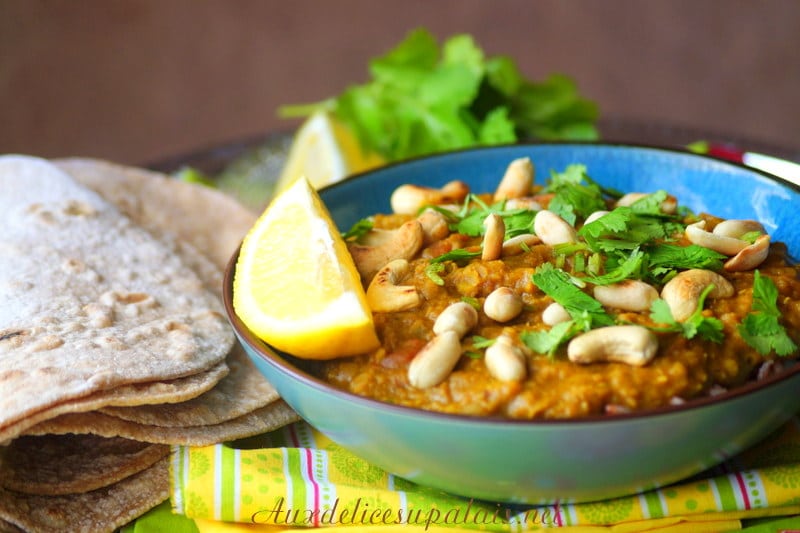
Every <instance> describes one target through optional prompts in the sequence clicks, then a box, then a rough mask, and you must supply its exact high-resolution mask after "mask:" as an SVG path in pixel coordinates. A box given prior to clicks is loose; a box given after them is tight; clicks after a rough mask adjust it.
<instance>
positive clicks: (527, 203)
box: [506, 196, 542, 211]
mask: <svg viewBox="0 0 800 533" xmlns="http://www.w3.org/2000/svg"><path fill="white" fill-rule="evenodd" d="M506 209H527V210H529V211H541V210H542V204H540V203H539V201H538V200H537V199H536V198H534V197H533V196H520V197H519V198H509V199H508V200H507V201H506Z"/></svg>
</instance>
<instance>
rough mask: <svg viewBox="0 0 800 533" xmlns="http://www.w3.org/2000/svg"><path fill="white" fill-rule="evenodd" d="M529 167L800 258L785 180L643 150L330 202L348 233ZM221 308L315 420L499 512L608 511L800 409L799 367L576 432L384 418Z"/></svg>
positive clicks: (385, 463) (600, 153)
mask: <svg viewBox="0 0 800 533" xmlns="http://www.w3.org/2000/svg"><path fill="white" fill-rule="evenodd" d="M523 156H529V157H530V158H531V159H532V160H533V162H534V164H535V166H536V169H537V175H538V178H537V179H538V181H539V182H540V183H541V182H543V180H544V179H545V178H546V177H547V175H548V173H549V171H550V170H551V169H552V170H556V171H561V170H563V169H564V168H565V167H566V166H567V165H569V164H571V163H582V164H585V165H586V166H587V168H588V173H589V175H590V176H591V177H592V178H593V179H594V180H595V181H597V182H599V183H600V184H602V185H604V186H608V187H613V188H616V189H618V190H621V191H640V192H652V191H655V190H658V189H662V188H663V189H666V190H667V191H668V192H670V193H671V194H673V195H675V196H676V197H678V198H679V200H680V201H681V203H682V204H685V205H687V206H688V207H690V208H691V209H693V210H694V211H695V212H701V211H705V212H709V213H713V214H716V215H718V216H721V217H725V218H754V219H757V220H759V221H761V222H762V223H763V225H764V226H765V227H766V228H767V230H768V231H769V232H770V234H771V235H772V237H773V240H776V241H783V242H785V243H787V245H788V247H789V250H790V253H792V254H793V255H794V256H795V257H797V256H798V253H800V232H799V231H797V229H796V226H795V222H796V217H797V215H798V214H799V213H800V190H798V188H797V187H796V186H794V185H791V184H789V183H787V182H784V181H782V180H780V179H778V178H776V177H773V176H769V175H767V174H762V173H759V172H757V171H754V170H750V169H748V168H745V167H742V166H739V165H736V164H731V163H727V162H722V161H718V160H715V159H711V158H707V157H703V156H698V155H694V154H689V153H684V152H679V151H673V150H668V149H660V148H650V147H642V146H621V145H598V144H536V145H514V146H502V147H491V148H482V149H472V150H467V151H461V152H453V153H447V154H443V155H436V156H431V157H426V158H421V159H416V160H412V161H408V162H404V163H400V164H396V165H391V166H386V167H383V168H380V169H378V170H375V171H371V172H368V173H364V174H361V175H358V176H355V177H353V178H352V179H349V180H346V181H344V182H341V183H339V184H337V185H334V186H332V187H329V188H326V189H324V190H322V191H321V195H322V198H323V199H324V201H325V203H326V205H327V206H328V208H329V209H330V211H331V214H332V216H333V217H334V219H335V221H336V222H337V224H338V226H339V227H340V228H342V229H347V228H349V227H350V226H351V225H352V224H353V223H354V222H356V221H357V220H359V219H361V218H363V217H365V216H367V215H370V214H373V213H376V212H390V207H389V203H388V202H389V195H390V193H391V192H392V190H394V188H396V187H397V186H399V185H402V184H404V183H418V184H428V185H433V186H441V185H443V184H444V183H446V182H447V181H449V180H452V179H455V178H458V179H461V180H464V181H466V182H467V183H469V184H470V186H471V188H472V190H474V191H490V190H494V187H495V186H496V184H497V180H498V176H502V173H503V170H504V169H505V167H506V166H507V165H508V163H509V162H510V161H511V160H512V159H515V158H518V157H523ZM235 259H236V258H235V257H234V258H233V259H232V261H231V263H230V265H231V266H230V267H229V268H228V272H227V273H226V279H225V287H224V289H225V303H226V307H227V311H228V313H229V316H230V320H231V322H232V324H233V326H234V328H235V330H236V334H237V335H238V337H239V339H240V341H241V343H242V344H243V345H244V347H245V349H246V350H247V353H248V354H249V355H250V357H251V358H252V360H253V361H254V363H255V365H256V366H257V367H258V369H259V370H260V371H261V372H262V373H263V374H264V375H265V376H266V377H267V378H268V379H269V381H271V382H272V383H273V384H274V385H275V387H276V388H277V389H278V391H279V392H280V394H281V396H282V397H283V398H284V399H285V400H286V402H288V404H289V405H291V406H292V407H293V408H294V409H295V410H296V411H297V412H298V413H299V414H300V415H301V416H302V417H303V418H304V419H305V420H307V421H308V422H309V423H310V424H311V425H312V426H314V427H316V428H317V429H318V430H319V431H321V432H322V433H324V434H326V435H327V436H329V437H330V438H331V439H332V440H334V441H335V442H337V443H339V444H340V445H342V446H344V447H345V448H347V449H349V450H351V451H352V452H354V453H355V454H357V455H359V456H361V457H363V458H364V459H366V460H368V461H370V462H371V463H373V464H374V465H376V466H379V467H381V468H383V469H385V470H387V471H389V472H391V473H394V474H396V475H398V476H401V477H403V478H406V479H408V480H410V481H413V482H416V483H419V484H422V485H427V486H431V487H435V488H439V489H443V490H445V491H448V492H450V493H453V494H457V495H461V496H465V497H470V498H476V499H487V500H492V501H502V502H519V503H548V502H553V501H555V500H560V501H575V502H582V501H591V500H598V499H606V498H612V497H617V496H622V495H626V494H632V493H636V492H639V491H643V490H647V489H651V488H654V487H658V486H663V485H666V484H669V483H673V482H676V481H679V480H681V479H684V478H686V477H688V476H691V475H693V474H696V473H698V472H700V471H702V470H704V469H707V468H709V467H711V466H713V465H715V464H717V463H719V462H721V461H723V460H724V459H725V458H728V457H730V456H731V455H733V454H736V453H738V452H740V451H741V450H743V449H745V448H747V447H749V446H751V445H753V444H754V443H756V442H757V441H759V440H761V439H763V438H765V437H766V436H767V435H768V434H769V433H770V432H771V431H773V430H775V429H776V428H778V427H779V426H780V425H781V424H783V423H785V422H786V421H787V420H788V419H790V418H791V417H792V416H794V415H795V414H797V413H798V411H799V410H800V364H795V365H793V366H791V367H790V368H789V369H787V370H785V371H783V372H782V373H781V374H778V375H776V376H773V377H770V378H767V379H765V380H762V381H760V382H757V383H751V384H748V385H746V386H743V387H740V388H738V389H734V390H732V391H729V392H727V393H724V394H722V395H720V396H716V397H713V398H711V397H708V398H702V399H697V400H694V401H690V402H687V403H685V404H683V405H680V406H673V407H669V408H663V409H657V410H651V411H647V412H643V413H639V414H623V415H615V416H613V417H591V418H585V419H579V420H555V421H509V420H498V419H481V418H470V417H467V416H455V415H447V414H440V413H433V412H425V411H421V410H416V409H411V408H406V407H399V406H394V405H388V404H385V403H381V402H378V401H374V400H370V399H367V398H362V397H359V396H356V395H353V394H350V393H347V392H342V391H339V390H336V389H334V388H332V387H331V386H329V385H327V384H325V383H324V382H322V381H320V380H319V379H317V378H315V377H313V376H312V375H310V374H309V373H308V372H306V371H305V370H304V369H303V363H302V361H298V360H296V359H294V358H292V357H291V356H290V355H287V354H284V353H280V352H277V351H276V350H274V349H272V348H271V347H270V346H268V345H266V344H265V343H264V342H262V341H260V340H259V339H258V338H256V337H255V336H254V335H253V334H252V333H251V332H250V331H248V330H247V328H246V327H245V326H244V325H243V324H242V322H241V321H240V320H239V319H238V318H237V317H236V316H235V314H234V313H233V310H232V306H231V281H232V277H233V276H232V272H231V271H232V270H233V268H234V266H235Z"/></svg>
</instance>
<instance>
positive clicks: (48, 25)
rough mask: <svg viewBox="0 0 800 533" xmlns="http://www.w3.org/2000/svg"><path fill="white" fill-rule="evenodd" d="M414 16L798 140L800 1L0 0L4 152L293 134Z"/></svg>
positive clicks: (717, 119) (660, 108)
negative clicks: (301, 111)
mask: <svg viewBox="0 0 800 533" xmlns="http://www.w3.org/2000/svg"><path fill="white" fill-rule="evenodd" d="M418 26H424V27H427V28H428V29H430V30H431V31H432V32H434V33H435V34H436V35H438V36H439V37H440V38H445V37H448V36H450V35H453V34H455V33H461V32H467V33H471V34H472V35H474V36H475V38H476V40H477V41H478V43H479V44H480V45H481V46H482V47H483V48H484V50H485V51H486V52H487V53H488V54H491V55H494V54H509V55H511V56H513V57H514V58H515V59H516V60H517V61H518V63H519V65H520V67H521V69H522V71H523V72H524V73H525V74H526V75H528V76H529V77H531V78H534V79H542V78H544V77H545V76H547V75H548V74H550V73H553V72H560V73H565V74H568V75H570V76H572V77H573V78H574V79H576V80H577V82H578V84H579V87H580V89H581V91H582V92H583V93H584V94H585V95H586V96H588V97H590V98H592V99H594V100H596V101H597V102H598V103H599V104H600V108H601V110H602V112H603V113H604V115H606V116H615V117H625V118H634V119H641V120H644V121H656V122H666V123H670V124H676V125H681V126H691V127H696V128H703V129H710V130H712V131H719V132H723V133H730V134H733V135H736V136H743V137H748V138H753V139H757V140H759V141H764V142H772V143H777V144H781V145H785V146H790V147H800V104H798V96H799V95H800V1H797V0H758V1H756V0H691V1H690V0H603V1H600V0H536V1H533V0H531V1H516V0H514V1H512V0H498V1H491V0H395V1H392V2H390V1H384V0H320V1H316V0H291V1H289V0H280V1H278V0H263V1H256V0H231V1H227V0H225V1H223V0H137V1H133V0H130V1H121V0H110V1H106V0H84V1H72V0H59V1H40V0H0V153H2V152H23V153H30V154H36V155H42V156H48V157H50V156H67V155H83V156H94V157H103V158H109V159H113V160H116V161H120V162H125V163H147V162H149V161H153V160H157V159H160V158H163V157H168V156H171V155H174V154H178V153H182V152H186V151H192V150H195V149H198V148H203V147H206V146H211V145H215V144H219V143H226V142H229V141H232V140H236V139H239V138H242V137H246V136H252V135H254V134H259V133H261V132H266V131H271V130H276V129H290V128H292V127H294V126H295V125H296V122H291V121H286V120H282V119H280V118H278V117H277V114H276V109H277V107H278V106H280V105H282V104H286V103H298V102H310V101H316V100H319V99H322V98H325V97H327V96H330V95H333V94H336V93H338V92H339V91H341V90H342V89H343V88H344V87H346V86H347V85H348V84H351V83H357V82H361V81H364V80H365V79H366V75H367V74H366V64H367V61H368V59H369V58H370V57H372V56H375V55H377V54H380V53H383V52H385V51H386V50H388V49H389V48H390V47H391V46H393V45H394V44H396V43H397V42H399V41H400V40H401V39H402V38H403V37H404V35H405V34H406V33H407V32H408V31H409V30H410V29H412V28H415V27H418Z"/></svg>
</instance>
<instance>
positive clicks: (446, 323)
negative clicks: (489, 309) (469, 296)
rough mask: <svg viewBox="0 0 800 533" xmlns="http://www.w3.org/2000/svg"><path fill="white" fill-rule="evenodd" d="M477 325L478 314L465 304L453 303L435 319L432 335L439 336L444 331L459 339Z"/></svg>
mask: <svg viewBox="0 0 800 533" xmlns="http://www.w3.org/2000/svg"><path fill="white" fill-rule="evenodd" d="M477 323H478V312H477V311H476V310H475V308H474V307H472V306H471V305H469V304H468V303H466V302H455V303H452V304H450V305H448V306H447V307H446V308H445V309H444V311H442V312H441V313H439V316H438V317H436V322H434V323H433V333H434V334H435V335H441V334H442V333H444V332H445V331H454V332H456V334H458V338H459V339H460V338H461V337H463V336H464V335H466V334H467V332H468V331H469V330H471V329H472V328H474V327H475V325H476V324H477Z"/></svg>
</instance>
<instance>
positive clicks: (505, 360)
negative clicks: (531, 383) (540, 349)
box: [484, 334, 528, 381]
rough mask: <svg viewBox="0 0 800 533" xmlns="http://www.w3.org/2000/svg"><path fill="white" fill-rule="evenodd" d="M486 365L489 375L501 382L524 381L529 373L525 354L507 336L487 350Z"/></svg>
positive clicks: (502, 336) (498, 339)
mask: <svg viewBox="0 0 800 533" xmlns="http://www.w3.org/2000/svg"><path fill="white" fill-rule="evenodd" d="M484 363H485V364H486V369H487V370H488V371H489V374H491V375H492V377H494V378H495V379H499V380H501V381H522V380H523V379H525V376H526V375H527V373H528V369H527V365H526V359H525V354H524V353H523V352H522V350H520V349H519V347H517V346H516V345H515V344H514V341H513V339H511V337H509V336H508V335H505V334H503V335H500V336H499V337H497V339H495V341H494V343H493V344H492V345H491V346H489V347H488V348H486V354H485V356H484Z"/></svg>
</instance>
